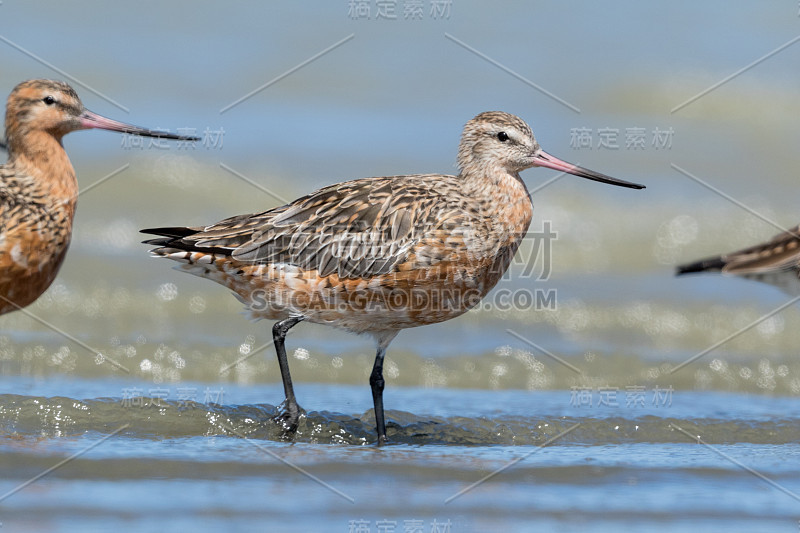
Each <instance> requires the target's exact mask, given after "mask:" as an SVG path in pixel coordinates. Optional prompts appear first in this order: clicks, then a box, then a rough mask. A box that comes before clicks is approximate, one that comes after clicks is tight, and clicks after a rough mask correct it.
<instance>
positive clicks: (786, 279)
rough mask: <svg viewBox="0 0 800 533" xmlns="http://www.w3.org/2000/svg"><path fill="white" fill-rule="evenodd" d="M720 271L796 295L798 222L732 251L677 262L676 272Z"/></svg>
mask: <svg viewBox="0 0 800 533" xmlns="http://www.w3.org/2000/svg"><path fill="white" fill-rule="evenodd" d="M698 272H721V273H722V274H728V275H731V276H740V277H742V278H746V279H752V280H755V281H761V282H764V283H768V284H770V285H774V286H775V287H778V288H779V289H781V290H782V291H784V292H785V293H787V294H789V295H791V296H800V226H798V227H796V228H794V229H792V230H790V231H786V232H784V233H781V234H779V235H776V236H775V237H773V238H772V239H770V240H769V241H767V242H765V243H761V244H757V245H755V246H750V247H749V248H744V249H742V250H738V251H736V252H731V253H728V254H723V255H717V256H714V257H709V258H706V259H702V260H700V261H696V262H694V263H687V264H685V265H680V266H678V267H677V269H676V275H678V276H681V275H684V274H694V273H698Z"/></svg>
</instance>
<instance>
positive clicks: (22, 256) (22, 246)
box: [0, 80, 198, 314]
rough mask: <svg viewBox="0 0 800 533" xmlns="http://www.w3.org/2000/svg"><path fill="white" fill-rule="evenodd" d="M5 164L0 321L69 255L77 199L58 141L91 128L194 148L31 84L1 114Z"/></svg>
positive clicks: (65, 88)
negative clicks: (158, 139) (107, 115)
mask: <svg viewBox="0 0 800 533" xmlns="http://www.w3.org/2000/svg"><path fill="white" fill-rule="evenodd" d="M5 126H6V143H5V148H6V150H7V151H8V161H7V162H6V163H5V164H4V165H1V166H0V314H3V313H8V312H9V311H14V310H16V309H21V308H23V307H25V306H27V305H29V304H31V303H32V302H34V301H35V300H36V299H37V298H38V297H39V295H41V294H42V293H43V292H44V291H45V290H46V289H47V288H48V287H49V286H50V284H51V283H52V282H53V279H54V278H55V277H56V274H57V273H58V269H59V268H60V267H61V263H62V262H63V260H64V256H65V254H66V253H67V247H68V246H69V242H70V237H71V235H72V219H73V216H74V215H75V204H76V201H77V197H78V182H77V180H76V177H75V170H74V169H73V168H72V164H71V163H70V161H69V158H68V157H67V153H66V152H65V151H64V147H63V145H62V144H61V138H62V137H63V136H64V135H66V134H67V133H69V132H71V131H76V130H83V129H89V128H100V129H105V130H112V131H119V132H123V133H129V134H134V135H144V136H147V137H161V138H164V139H180V140H198V139H197V138H195V137H187V136H183V135H173V134H171V133H164V132H158V131H153V130H148V129H144V128H139V127H137V126H131V125H129V124H124V123H122V122H117V121H115V120H111V119H109V118H105V117H102V116H100V115H98V114H96V113H92V112H91V111H89V110H88V109H86V108H85V107H84V106H83V104H82V103H81V100H80V98H78V95H77V93H76V92H75V90H74V89H73V88H72V87H70V86H69V85H67V84H66V83H63V82H60V81H52V80H29V81H24V82H22V83H20V84H19V85H17V86H16V87H14V89H13V90H12V91H11V94H10V95H9V97H8V103H7V106H6V121H5Z"/></svg>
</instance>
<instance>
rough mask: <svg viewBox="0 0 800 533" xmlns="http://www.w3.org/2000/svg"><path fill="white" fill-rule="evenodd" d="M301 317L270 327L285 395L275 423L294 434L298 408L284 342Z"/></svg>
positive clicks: (290, 318) (298, 415)
mask: <svg viewBox="0 0 800 533" xmlns="http://www.w3.org/2000/svg"><path fill="white" fill-rule="evenodd" d="M302 320H303V317H289V318H287V319H284V320H281V321H280V322H276V323H275V325H274V326H272V339H273V341H274V344H275V352H276V353H277V354H278V366H280V369H281V380H283V392H284V394H285V395H286V400H285V401H284V402H283V411H282V412H281V413H279V414H278V416H277V417H276V418H275V420H276V421H277V422H280V423H281V424H282V425H283V429H284V430H285V431H287V432H294V431H295V430H297V421H298V419H299V418H300V406H298V405H297V398H295V396H294V387H292V376H291V374H289V361H288V360H287V358H286V346H285V345H284V340H285V339H286V333H287V332H288V331H289V330H290V329H291V328H292V327H294V326H296V325H297V324H298V323H299V322H301V321H302Z"/></svg>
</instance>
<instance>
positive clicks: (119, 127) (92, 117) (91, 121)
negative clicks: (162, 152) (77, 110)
mask: <svg viewBox="0 0 800 533" xmlns="http://www.w3.org/2000/svg"><path fill="white" fill-rule="evenodd" d="M80 121H81V124H82V125H83V127H84V128H87V129H90V128H98V129H101V130H110V131H119V132H121V133H129V134H131V135H141V136H142V137H158V138H160V139H174V140H176V141H199V140H200V138H199V137H194V136H191V135H177V134H175V133H169V132H166V131H157V130H149V129H147V128H140V127H139V126H134V125H132V124H125V123H124V122H118V121H116V120H112V119H110V118H106V117H104V116H103V115H98V114H97V113H93V112H91V111H89V110H88V109H87V110H84V111H83V113H81V116H80Z"/></svg>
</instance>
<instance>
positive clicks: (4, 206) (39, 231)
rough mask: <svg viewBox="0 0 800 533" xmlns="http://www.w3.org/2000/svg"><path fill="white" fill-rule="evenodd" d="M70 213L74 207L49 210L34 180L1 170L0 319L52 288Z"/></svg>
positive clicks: (67, 237) (71, 204)
mask: <svg viewBox="0 0 800 533" xmlns="http://www.w3.org/2000/svg"><path fill="white" fill-rule="evenodd" d="M73 212H74V202H68V203H66V204H63V205H52V204H51V199H50V198H49V197H48V196H47V194H46V192H45V191H43V190H42V188H41V187H40V186H38V184H37V182H36V180H35V179H34V178H32V177H30V176H28V175H26V174H24V173H21V172H19V170H18V169H16V168H14V167H13V166H6V165H3V166H0V295H2V296H3V301H2V302H0V313H4V312H7V311H13V310H15V309H17V308H19V307H25V306H26V305H28V304H30V303H31V302H33V301H34V300H35V299H36V298H37V297H38V296H39V295H40V294H41V293H42V292H44V291H45V290H46V289H47V287H49V286H50V284H51V283H52V281H53V279H54V278H55V276H56V274H57V272H58V269H59V268H60V266H61V263H62V262H63V260H64V255H65V254H66V251H67V247H68V246H69V241H70V233H71V221H72V213H73ZM9 302H13V304H11V303H9Z"/></svg>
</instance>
